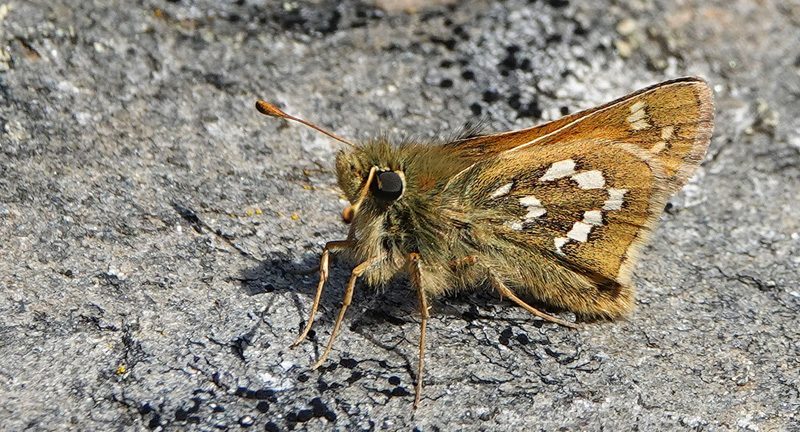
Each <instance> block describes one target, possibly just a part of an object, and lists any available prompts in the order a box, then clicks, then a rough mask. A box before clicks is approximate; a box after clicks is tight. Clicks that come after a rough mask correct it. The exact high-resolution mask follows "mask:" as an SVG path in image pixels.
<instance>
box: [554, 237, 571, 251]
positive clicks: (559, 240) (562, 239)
mask: <svg viewBox="0 0 800 432" xmlns="http://www.w3.org/2000/svg"><path fill="white" fill-rule="evenodd" d="M568 241H569V239H568V238H566V237H557V238H556V239H555V240H553V243H555V246H556V252H558V253H559V254H560V255H564V251H562V250H561V247H562V246H564V245H565V244H567V242H568Z"/></svg>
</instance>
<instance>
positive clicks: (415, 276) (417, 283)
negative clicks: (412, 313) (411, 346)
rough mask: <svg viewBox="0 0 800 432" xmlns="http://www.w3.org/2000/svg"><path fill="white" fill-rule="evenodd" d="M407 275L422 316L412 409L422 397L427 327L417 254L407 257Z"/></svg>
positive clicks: (425, 299) (426, 310)
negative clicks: (415, 389) (415, 387)
mask: <svg viewBox="0 0 800 432" xmlns="http://www.w3.org/2000/svg"><path fill="white" fill-rule="evenodd" d="M408 266H409V274H410V275H411V287H412V288H414V291H416V292H417V298H419V313H420V315H421V316H422V318H421V320H420V323H419V364H418V366H417V391H416V395H415V396H414V409H416V408H417V406H418V405H419V400H420V398H421V397H422V370H423V366H424V364H425V329H426V328H427V326H428V317H429V316H430V315H429V313H428V296H427V295H425V291H423V290H422V275H421V273H420V268H419V254H417V253H412V254H410V255H409V256H408Z"/></svg>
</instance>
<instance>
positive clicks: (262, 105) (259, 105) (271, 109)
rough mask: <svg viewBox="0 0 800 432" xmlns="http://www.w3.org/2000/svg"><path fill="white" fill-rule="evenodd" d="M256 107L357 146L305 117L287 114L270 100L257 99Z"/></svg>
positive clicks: (271, 114)
mask: <svg viewBox="0 0 800 432" xmlns="http://www.w3.org/2000/svg"><path fill="white" fill-rule="evenodd" d="M256 109H257V110H258V112H260V113H261V114H264V115H268V116H270V117H279V118H285V119H287V120H294V121H296V122H298V123H301V124H304V125H306V126H308V127H310V128H311V129H314V130H317V131H319V132H322V133H324V134H325V135H327V136H329V137H331V138H333V139H335V140H336V141H339V142H343V143H345V144H347V145H349V146H351V147H356V145H355V144H353V143H351V142H350V141H347V140H346V139H344V138H339V137H338V136H336V135H334V134H332V133H330V132H328V131H326V130H325V129H322V128H321V127H319V126H317V125H314V124H311V123H309V122H307V121H305V120H303V119H300V118H297V117H295V116H293V115H289V114H286V113H285V112H283V111H281V110H280V109H278V107H276V106H275V105H272V104H271V103H269V102H264V101H257V102H256Z"/></svg>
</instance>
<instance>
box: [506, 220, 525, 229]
mask: <svg viewBox="0 0 800 432" xmlns="http://www.w3.org/2000/svg"><path fill="white" fill-rule="evenodd" d="M504 225H505V226H507V227H509V228H511V229H512V230H514V231H522V222H520V221H513V222H506V223H505V224H504Z"/></svg>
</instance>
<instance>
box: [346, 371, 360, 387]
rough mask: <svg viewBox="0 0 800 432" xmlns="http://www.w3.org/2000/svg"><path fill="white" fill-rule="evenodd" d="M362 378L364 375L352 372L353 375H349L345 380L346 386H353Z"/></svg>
mask: <svg viewBox="0 0 800 432" xmlns="http://www.w3.org/2000/svg"><path fill="white" fill-rule="evenodd" d="M363 377H364V374H363V373H362V372H359V371H354V372H353V373H352V374H351V375H350V377H349V378H347V380H346V381H347V383H348V384H353V383H354V382H356V381H358V380H360V379H361V378H363Z"/></svg>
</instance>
